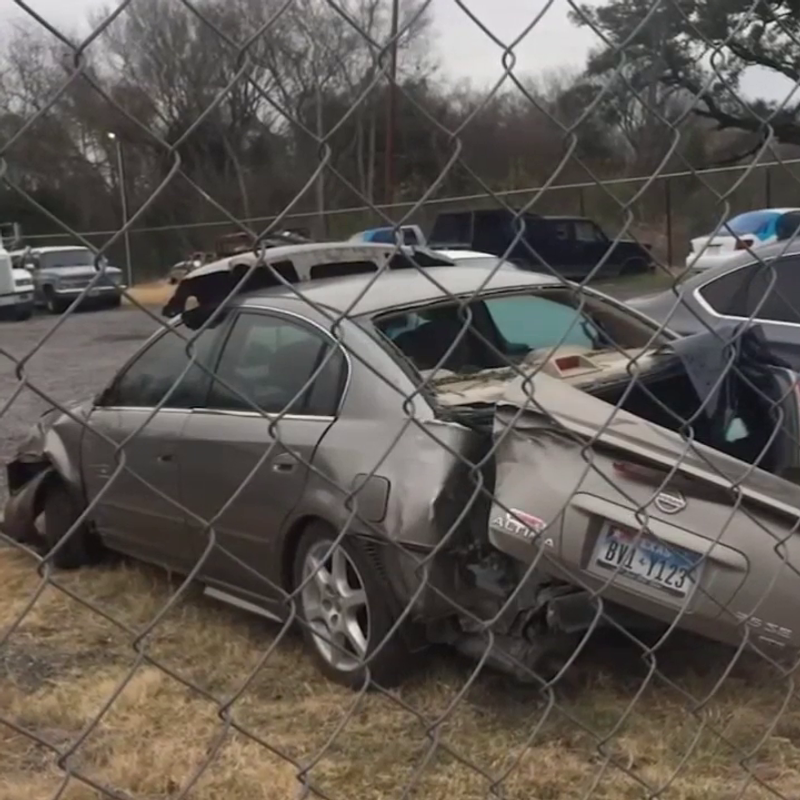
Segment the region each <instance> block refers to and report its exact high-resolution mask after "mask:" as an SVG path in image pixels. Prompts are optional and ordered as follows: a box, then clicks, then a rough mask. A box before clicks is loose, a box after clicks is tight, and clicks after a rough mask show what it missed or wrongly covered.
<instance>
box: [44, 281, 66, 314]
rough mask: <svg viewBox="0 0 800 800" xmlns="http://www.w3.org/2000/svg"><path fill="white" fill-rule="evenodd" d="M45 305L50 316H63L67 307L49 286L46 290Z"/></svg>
mask: <svg viewBox="0 0 800 800" xmlns="http://www.w3.org/2000/svg"><path fill="white" fill-rule="evenodd" d="M44 304H45V307H46V308H47V311H48V312H49V313H50V314H62V313H63V312H64V310H65V309H66V307H67V306H66V305H64V301H63V300H61V299H60V298H59V297H58V295H57V294H56V293H55V292H54V291H53V290H52V289H51V288H50V287H49V286H48V287H47V288H46V289H45V290H44Z"/></svg>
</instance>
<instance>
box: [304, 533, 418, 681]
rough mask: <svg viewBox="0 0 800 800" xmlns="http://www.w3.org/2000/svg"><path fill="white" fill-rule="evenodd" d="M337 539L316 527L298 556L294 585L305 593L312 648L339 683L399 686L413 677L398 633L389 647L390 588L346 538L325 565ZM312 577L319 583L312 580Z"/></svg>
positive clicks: (319, 663) (308, 643)
mask: <svg viewBox="0 0 800 800" xmlns="http://www.w3.org/2000/svg"><path fill="white" fill-rule="evenodd" d="M335 538H336V536H335V534H334V533H333V532H332V531H331V530H330V529H329V528H328V526H327V525H324V524H323V523H312V524H311V525H309V526H308V528H306V530H305V532H304V533H303V535H302V538H301V540H300V542H299V544H298V547H297V551H296V553H295V559H294V571H293V578H294V584H293V585H294V586H295V587H302V589H300V590H299V591H298V593H297V595H296V597H297V613H298V617H299V622H300V626H301V629H302V633H303V638H304V640H305V643H306V646H307V648H308V649H309V651H310V652H311V655H312V657H313V658H314V661H315V662H316V664H317V666H318V667H319V669H320V670H321V671H322V672H323V673H324V674H325V675H326V676H327V677H328V678H330V679H331V680H333V681H335V682H336V683H340V684H342V685H344V686H347V687H349V688H351V689H360V688H361V687H362V686H363V685H364V681H365V680H367V678H368V677H369V679H371V681H375V682H376V683H377V684H379V685H380V686H382V687H386V688H389V687H392V686H396V685H397V684H398V683H400V682H401V680H402V679H403V677H404V676H405V674H406V673H407V672H408V659H407V650H406V648H405V647H404V646H403V644H402V643H401V641H400V640H399V638H398V635H399V634H398V632H394V633H393V634H392V637H391V638H390V639H389V640H388V641H385V642H384V641H383V640H384V638H385V637H386V634H387V633H388V632H389V631H390V630H391V628H392V625H394V622H395V617H394V615H393V613H392V610H391V607H390V604H389V602H388V601H387V587H386V584H385V582H384V581H382V580H381V579H380V578H379V576H378V575H377V574H376V570H375V566H374V565H373V563H372V561H371V559H370V558H369V557H368V556H367V555H366V554H365V552H364V550H363V548H362V547H361V546H360V544H359V542H358V541H357V540H356V539H355V538H354V537H345V538H344V539H343V540H342V541H341V542H340V543H339V545H338V546H337V548H336V550H335V551H334V552H333V554H332V555H331V556H330V557H329V558H328V560H327V562H325V563H323V562H322V558H324V556H325V554H326V553H327V552H328V551H329V550H330V549H331V546H332V545H333V542H334V540H335ZM314 565H317V568H316V569H315V568H314ZM323 570H324V573H323ZM312 573H313V574H314V576H315V577H311V579H310V580H308V577H309V575H310V574H312ZM323 574H325V575H327V577H326V578H324V579H322V575H323ZM304 581H305V584H304ZM361 598H363V602H359V599H361ZM348 599H349V603H348ZM348 617H349V619H347V618H348ZM342 629H344V630H342ZM348 630H349V631H352V633H349V634H348V633H345V631H348ZM356 631H358V632H356ZM332 641H335V642H337V644H339V645H340V647H333V646H332V644H331V642H332ZM382 642H383V644H382V646H381V648H380V650H379V651H378V652H377V653H376V652H375V651H376V647H377V646H378V645H380V644H381V643H382ZM369 656H372V658H371V659H370V661H369V663H368V664H367V665H366V666H364V665H363V660H364V658H367V657H369Z"/></svg>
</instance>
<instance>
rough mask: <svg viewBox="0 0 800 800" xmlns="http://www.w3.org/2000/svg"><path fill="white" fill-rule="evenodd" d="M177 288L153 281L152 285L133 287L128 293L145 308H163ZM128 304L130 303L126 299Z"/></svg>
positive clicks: (165, 282) (141, 284)
mask: <svg viewBox="0 0 800 800" xmlns="http://www.w3.org/2000/svg"><path fill="white" fill-rule="evenodd" d="M174 291H175V286H173V285H171V284H169V283H167V281H153V282H152V283H140V284H137V285H136V286H132V287H131V288H130V289H128V290H127V293H128V294H129V295H130V296H131V297H133V298H134V299H135V300H136V301H137V302H138V303H141V304H142V305H143V306H159V307H161V306H163V305H165V304H166V302H167V301H168V300H169V299H170V297H172V293H173V292H174ZM124 302H126V303H129V301H128V300H127V299H125V301H124Z"/></svg>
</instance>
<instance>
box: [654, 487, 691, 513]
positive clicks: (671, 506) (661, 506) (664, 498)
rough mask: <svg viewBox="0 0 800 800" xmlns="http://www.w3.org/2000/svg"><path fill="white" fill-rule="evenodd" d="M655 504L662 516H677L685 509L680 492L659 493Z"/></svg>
mask: <svg viewBox="0 0 800 800" xmlns="http://www.w3.org/2000/svg"><path fill="white" fill-rule="evenodd" d="M655 503H656V508H657V509H658V510H659V511H661V512H662V513H664V514H677V513H678V512H679V511H683V509H684V508H686V498H685V497H684V496H683V495H682V494H681V493H680V492H659V495H658V497H656V500H655Z"/></svg>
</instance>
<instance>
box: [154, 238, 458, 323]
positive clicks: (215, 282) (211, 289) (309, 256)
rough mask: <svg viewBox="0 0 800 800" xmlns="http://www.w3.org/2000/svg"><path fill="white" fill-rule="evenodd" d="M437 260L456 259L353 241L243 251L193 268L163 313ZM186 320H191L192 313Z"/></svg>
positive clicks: (175, 313) (416, 249)
mask: <svg viewBox="0 0 800 800" xmlns="http://www.w3.org/2000/svg"><path fill="white" fill-rule="evenodd" d="M437 266H438V267H452V266H454V263H453V261H452V260H451V259H448V258H445V257H443V256H441V255H439V254H436V253H434V252H432V251H430V250H427V249H425V248H420V247H407V246H402V247H397V246H395V245H386V244H370V243H359V244H354V243H353V242H334V243H326V244H303V245H288V246H286V247H274V248H270V249H266V250H264V251H263V252H262V253H259V254H256V253H254V252H248V253H239V254H237V255H235V256H231V257H229V258H223V259H219V260H217V261H214V262H212V263H211V264H207V265H205V266H203V267H200V268H198V269H196V270H194V271H193V272H191V273H189V275H188V276H187V277H186V278H184V279H183V280H182V281H181V282H180V283H179V284H178V287H177V288H176V290H175V293H174V294H173V295H172V297H171V298H170V300H169V301H168V302H167V304H166V305H165V306H164V308H163V310H162V313H163V314H164V316H166V317H175V316H178V315H180V314H184V315H185V314H187V313H188V312H187V308H186V306H187V303H188V301H189V300H190V299H192V298H194V300H195V302H196V306H195V308H196V309H208V308H214V307H217V306H218V305H219V304H220V303H222V302H223V301H224V300H225V298H227V297H229V296H231V295H234V294H235V295H238V296H240V295H243V294H247V295H250V294H252V293H253V292H258V291H263V290H267V289H271V288H275V287H286V286H291V285H293V284H298V283H309V282H316V281H318V280H329V279H330V278H336V277H341V276H346V275H358V274H365V273H366V274H373V273H375V272H378V271H380V270H382V269H388V270H392V271H394V270H405V271H409V270H417V269H419V268H427V267H437ZM192 316H193V317H199V316H200V314H194V315H192ZM187 324H189V325H191V321H190V319H189V318H187Z"/></svg>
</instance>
